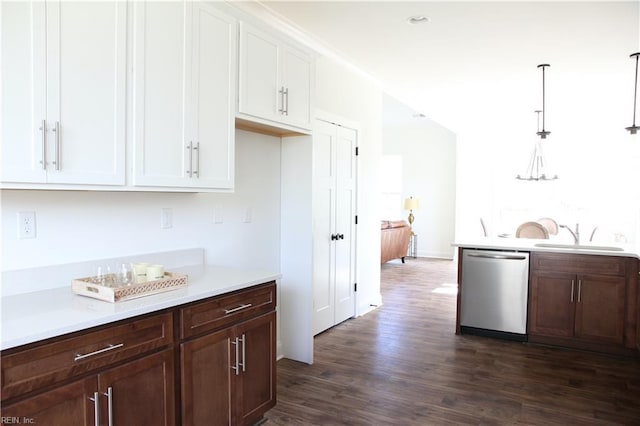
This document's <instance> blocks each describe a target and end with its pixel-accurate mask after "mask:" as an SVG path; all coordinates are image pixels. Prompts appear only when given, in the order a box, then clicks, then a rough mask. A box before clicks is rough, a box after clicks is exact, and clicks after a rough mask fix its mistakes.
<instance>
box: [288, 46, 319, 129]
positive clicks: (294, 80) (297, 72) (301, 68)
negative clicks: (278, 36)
mask: <svg viewBox="0 0 640 426" xmlns="http://www.w3.org/2000/svg"><path fill="white" fill-rule="evenodd" d="M312 70H313V68H312V65H311V60H310V59H309V56H308V55H306V54H304V53H302V52H299V51H297V50H295V49H292V48H286V49H283V51H282V74H283V76H282V87H284V88H285V90H286V92H285V95H284V121H285V122H286V123H288V124H291V125H293V126H297V127H302V128H304V129H310V128H311V93H312V92H311V84H312V82H313V75H312Z"/></svg>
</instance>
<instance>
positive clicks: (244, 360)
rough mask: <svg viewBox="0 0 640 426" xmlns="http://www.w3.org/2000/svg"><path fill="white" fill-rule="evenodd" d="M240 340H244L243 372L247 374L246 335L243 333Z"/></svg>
mask: <svg viewBox="0 0 640 426" xmlns="http://www.w3.org/2000/svg"><path fill="white" fill-rule="evenodd" d="M240 340H242V371H243V372H245V371H247V355H246V351H245V343H246V337H245V335H244V333H242V338H241V339H240Z"/></svg>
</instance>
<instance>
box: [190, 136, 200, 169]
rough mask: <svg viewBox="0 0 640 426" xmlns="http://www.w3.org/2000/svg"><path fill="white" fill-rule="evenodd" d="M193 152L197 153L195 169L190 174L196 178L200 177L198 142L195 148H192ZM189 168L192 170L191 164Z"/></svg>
mask: <svg viewBox="0 0 640 426" xmlns="http://www.w3.org/2000/svg"><path fill="white" fill-rule="evenodd" d="M193 150H194V151H197V152H196V168H195V170H194V171H193V172H192V174H194V175H196V176H197V177H200V142H196V146H195V148H193ZM191 168H193V164H192V165H191Z"/></svg>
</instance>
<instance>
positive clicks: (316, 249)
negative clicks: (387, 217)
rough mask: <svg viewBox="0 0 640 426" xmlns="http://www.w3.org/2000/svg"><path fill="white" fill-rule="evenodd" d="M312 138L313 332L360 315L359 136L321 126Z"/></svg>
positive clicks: (328, 126) (318, 125) (338, 127)
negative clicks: (356, 291) (357, 278)
mask: <svg viewBox="0 0 640 426" xmlns="http://www.w3.org/2000/svg"><path fill="white" fill-rule="evenodd" d="M317 123H318V124H317V126H316V128H315V130H314V136H313V290H314V291H313V295H314V300H313V307H314V315H313V332H314V334H318V333H320V332H322V331H324V330H326V329H328V328H330V327H333V326H334V325H336V324H338V323H340V322H342V321H344V320H346V319H348V318H351V317H353V316H354V315H355V294H354V284H355V260H356V256H355V242H356V234H355V232H356V227H355V220H354V219H355V212H356V173H357V170H356V157H355V149H356V146H357V132H356V131H355V130H353V129H348V128H345V127H341V126H338V125H334V124H330V123H327V122H324V121H318V122H317Z"/></svg>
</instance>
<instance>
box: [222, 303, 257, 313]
mask: <svg viewBox="0 0 640 426" xmlns="http://www.w3.org/2000/svg"><path fill="white" fill-rule="evenodd" d="M251 306H253V305H252V304H251V303H245V304H244V305H240V306H238V307H237V308H233V309H225V310H224V314H225V315H228V314H232V313H234V312H238V311H241V310H243V309H247V308H250V307H251Z"/></svg>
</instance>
